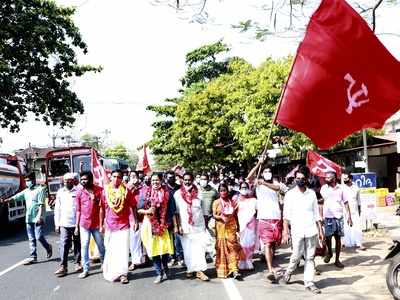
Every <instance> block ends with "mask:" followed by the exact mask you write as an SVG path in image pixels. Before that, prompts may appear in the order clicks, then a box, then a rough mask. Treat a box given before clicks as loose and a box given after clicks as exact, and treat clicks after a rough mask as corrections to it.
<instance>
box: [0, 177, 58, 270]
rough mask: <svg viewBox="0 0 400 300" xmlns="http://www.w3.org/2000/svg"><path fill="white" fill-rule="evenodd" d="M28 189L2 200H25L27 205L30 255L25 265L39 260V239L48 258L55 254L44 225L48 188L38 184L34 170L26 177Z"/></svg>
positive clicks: (26, 214)
mask: <svg viewBox="0 0 400 300" xmlns="http://www.w3.org/2000/svg"><path fill="white" fill-rule="evenodd" d="M25 182H26V189H25V190H23V191H21V192H20V193H18V194H16V195H14V196H13V197H11V198H9V199H6V200H2V202H12V201H24V202H25V206H26V211H25V222H26V232H27V235H28V239H29V248H30V257H29V258H27V259H26V260H25V262H24V264H25V265H29V264H33V263H36V262H37V248H36V241H39V242H40V243H41V244H42V246H43V247H44V248H45V249H46V252H47V259H49V258H50V257H51V256H52V255H53V248H52V247H51V245H50V244H49V243H48V242H47V241H46V238H45V237H44V234H43V231H42V227H43V225H44V221H45V213H46V207H45V199H46V194H47V193H46V188H45V187H43V186H41V185H38V184H36V176H35V173H34V172H32V173H30V174H28V175H27V176H26V177H25Z"/></svg>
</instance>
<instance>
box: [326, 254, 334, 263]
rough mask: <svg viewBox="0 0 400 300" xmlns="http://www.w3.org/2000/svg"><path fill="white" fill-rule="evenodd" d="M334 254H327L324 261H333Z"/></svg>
mask: <svg viewBox="0 0 400 300" xmlns="http://www.w3.org/2000/svg"><path fill="white" fill-rule="evenodd" d="M332 256H333V255H329V254H328V255H327V256H325V258H324V263H326V264H328V263H329V262H330V261H331V258H332Z"/></svg>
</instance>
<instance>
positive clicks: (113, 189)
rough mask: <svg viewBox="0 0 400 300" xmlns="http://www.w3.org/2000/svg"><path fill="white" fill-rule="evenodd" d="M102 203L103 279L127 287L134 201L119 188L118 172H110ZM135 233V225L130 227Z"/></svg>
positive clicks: (129, 193)
mask: <svg viewBox="0 0 400 300" xmlns="http://www.w3.org/2000/svg"><path fill="white" fill-rule="evenodd" d="M104 192H105V200H104V201H103V204H102V208H101V212H100V215H101V222H102V221H103V218H102V216H103V215H104V212H105V236H104V245H105V248H106V254H105V257H104V263H103V276H104V278H105V279H106V280H108V281H115V280H118V279H119V280H120V282H121V283H123V284H125V283H128V282H129V281H128V263H129V228H130V224H129V216H130V215H131V214H133V215H135V213H136V212H135V211H134V212H133V211H132V210H133V209H135V198H134V197H133V194H132V192H131V191H130V190H129V189H127V188H126V187H125V186H124V185H123V184H122V172H121V171H120V170H116V171H113V172H112V174H111V183H110V184H108V185H107V186H106V187H105V189H104ZM134 227H135V231H136V228H137V223H136V221H135V224H134Z"/></svg>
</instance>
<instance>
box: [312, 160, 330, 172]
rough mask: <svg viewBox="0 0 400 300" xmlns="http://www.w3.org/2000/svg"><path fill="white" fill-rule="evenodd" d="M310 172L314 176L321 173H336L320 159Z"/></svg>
mask: <svg viewBox="0 0 400 300" xmlns="http://www.w3.org/2000/svg"><path fill="white" fill-rule="evenodd" d="M312 172H313V173H314V174H317V173H318V172H322V173H327V172H335V173H336V171H335V170H334V169H333V168H332V167H331V166H329V165H328V164H327V163H326V162H324V161H323V160H322V159H320V160H318V161H317V163H316V166H315V167H314V168H312Z"/></svg>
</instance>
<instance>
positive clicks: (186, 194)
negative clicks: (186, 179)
mask: <svg viewBox="0 0 400 300" xmlns="http://www.w3.org/2000/svg"><path fill="white" fill-rule="evenodd" d="M180 191H181V196H182V199H183V200H184V201H185V202H186V203H187V213H188V215H189V224H190V225H193V224H194V223H193V212H192V203H193V199H196V198H197V194H198V189H197V187H196V186H195V185H193V186H192V188H191V190H190V191H187V190H186V188H185V187H184V186H181V188H180Z"/></svg>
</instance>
